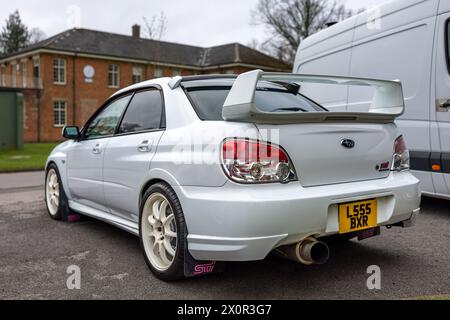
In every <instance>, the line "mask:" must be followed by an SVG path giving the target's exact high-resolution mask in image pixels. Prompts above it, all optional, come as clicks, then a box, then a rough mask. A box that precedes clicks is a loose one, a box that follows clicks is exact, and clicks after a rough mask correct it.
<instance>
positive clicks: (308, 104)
mask: <svg viewBox="0 0 450 320" xmlns="http://www.w3.org/2000/svg"><path fill="white" fill-rule="evenodd" d="M230 90H231V87H225V86H223V87H194V88H188V89H186V92H187V94H188V96H189V98H190V100H191V102H192V104H193V107H194V108H195V110H196V112H197V114H198V116H199V117H200V119H202V120H208V121H219V120H223V118H222V108H223V105H224V103H225V100H226V98H227V96H228V93H229V92H230ZM255 102H256V105H257V106H258V108H259V109H260V110H262V111H265V112H323V111H326V109H325V108H323V107H321V106H320V105H319V104H317V103H315V102H314V101H312V100H310V99H308V98H307V97H305V96H303V95H301V94H300V93H293V92H290V91H288V90H287V89H284V88H283V87H282V86H280V88H275V87H270V88H266V87H259V88H257V90H256V96H255Z"/></svg>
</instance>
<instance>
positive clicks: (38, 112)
mask: <svg viewBox="0 0 450 320" xmlns="http://www.w3.org/2000/svg"><path fill="white" fill-rule="evenodd" d="M36 98H37V142H41V89H40V88H37V89H36Z"/></svg>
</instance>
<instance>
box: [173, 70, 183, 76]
mask: <svg viewBox="0 0 450 320" xmlns="http://www.w3.org/2000/svg"><path fill="white" fill-rule="evenodd" d="M172 75H173V76H174V77H176V76H181V70H180V69H173V70H172Z"/></svg>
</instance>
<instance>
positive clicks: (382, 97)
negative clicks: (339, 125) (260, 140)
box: [222, 70, 405, 124]
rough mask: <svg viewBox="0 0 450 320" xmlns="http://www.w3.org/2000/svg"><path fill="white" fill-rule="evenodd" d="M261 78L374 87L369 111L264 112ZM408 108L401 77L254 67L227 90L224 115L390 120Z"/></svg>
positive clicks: (267, 119)
mask: <svg viewBox="0 0 450 320" xmlns="http://www.w3.org/2000/svg"><path fill="white" fill-rule="evenodd" d="M259 81H270V82H277V81H278V82H279V81H282V82H294V83H297V84H299V85H302V83H317V84H335V85H344V86H365V87H367V86H369V87H373V88H374V89H375V91H374V92H375V93H374V95H373V98H372V102H371V105H370V109H369V112H265V111H262V110H260V109H258V106H257V105H256V103H255V93H256V88H257V85H258V82H259ZM404 110H405V102H404V99H403V90H402V84H401V83H400V81H384V80H374V79H363V78H352V77H337V76H317V75H299V74H289V73H272V72H267V73H266V72H263V71H262V70H254V71H250V72H247V73H243V74H241V75H240V76H238V77H237V79H236V80H235V82H234V84H233V87H232V88H231V90H230V93H229V94H228V96H227V98H226V100H225V103H224V106H223V110H222V117H223V119H224V120H227V121H242V122H254V123H261V124H263V123H264V124H288V123H302V122H306V123H308V122H310V123H311V122H316V123H317V122H327V121H338V122H342V121H352V122H354V121H356V122H371V123H390V122H394V120H395V119H396V118H397V117H399V116H401V115H402V114H403V113H404Z"/></svg>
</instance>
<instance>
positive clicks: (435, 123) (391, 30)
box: [294, 0, 450, 199]
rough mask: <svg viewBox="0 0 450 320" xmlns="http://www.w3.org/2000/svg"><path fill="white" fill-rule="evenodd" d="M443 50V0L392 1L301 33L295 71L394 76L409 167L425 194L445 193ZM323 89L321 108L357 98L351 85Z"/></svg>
mask: <svg viewBox="0 0 450 320" xmlns="http://www.w3.org/2000/svg"><path fill="white" fill-rule="evenodd" d="M449 52H450V0H394V1H391V2H387V3H385V4H382V5H380V6H379V7H375V8H373V9H370V10H369V11H366V12H363V13H361V14H359V15H357V16H354V17H352V18H350V19H347V20H345V21H343V22H341V23H339V24H336V25H334V26H332V27H330V28H327V29H325V30H322V31H320V32H318V33H317V34H315V35H313V36H311V37H309V38H307V39H305V40H304V41H303V42H302V43H301V45H300V47H299V50H298V53H297V57H296V61H295V65H294V73H302V74H326V75H341V76H352V77H368V78H377V79H389V80H400V81H401V82H402V84H403V89H404V96H405V101H406V110H405V113H404V115H403V116H402V117H401V118H400V119H399V120H398V121H397V124H398V126H399V127H400V129H401V131H402V132H403V134H404V136H405V137H406V142H407V144H408V147H409V149H410V152H411V168H412V169H413V172H414V174H415V175H416V176H417V177H418V178H419V179H420V180H421V183H422V185H421V188H422V190H423V193H424V194H425V195H429V196H434V197H440V198H447V199H450V111H449V108H450V53H449ZM325 92H327V99H325V100H326V101H324V100H323V99H321V100H322V101H318V102H321V103H322V104H323V105H325V106H326V107H328V108H337V109H339V108H340V109H343V110H348V111H354V110H353V109H357V108H360V107H361V105H362V104H363V98H362V96H361V93H360V92H355V91H353V89H351V88H350V87H349V88H348V89H347V90H340V91H337V90H335V89H329V90H321V94H320V96H322V97H323V95H324V93H325ZM313 96H314V94H313ZM317 96H319V95H317Z"/></svg>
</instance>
